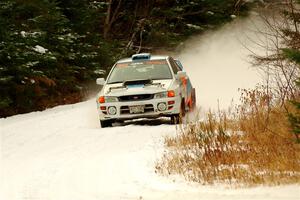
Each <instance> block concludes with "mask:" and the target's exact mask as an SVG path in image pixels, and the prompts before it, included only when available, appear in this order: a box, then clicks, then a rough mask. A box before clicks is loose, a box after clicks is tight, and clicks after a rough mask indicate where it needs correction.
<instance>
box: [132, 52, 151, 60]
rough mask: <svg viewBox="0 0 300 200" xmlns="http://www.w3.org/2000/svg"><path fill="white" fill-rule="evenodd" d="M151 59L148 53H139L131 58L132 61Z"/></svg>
mask: <svg viewBox="0 0 300 200" xmlns="http://www.w3.org/2000/svg"><path fill="white" fill-rule="evenodd" d="M150 57H151V54H150V53H139V54H134V55H132V56H131V58H132V60H133V61H134V60H149V59H150Z"/></svg>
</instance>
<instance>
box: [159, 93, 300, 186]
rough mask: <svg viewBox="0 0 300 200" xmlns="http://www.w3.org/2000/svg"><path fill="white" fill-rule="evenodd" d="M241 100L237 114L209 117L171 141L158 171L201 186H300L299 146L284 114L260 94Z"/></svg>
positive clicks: (270, 100)
mask: <svg viewBox="0 0 300 200" xmlns="http://www.w3.org/2000/svg"><path fill="white" fill-rule="evenodd" d="M241 100H242V104H241V105H240V106H238V107H237V108H236V109H235V111H234V112H218V113H212V112H209V113H207V115H206V117H205V119H204V120H201V121H198V122H196V123H193V124H186V125H182V126H181V127H180V129H179V131H178V133H177V136H176V137H167V138H166V139H165V143H166V145H167V147H168V152H167V153H166V154H165V155H164V156H163V158H162V161H160V162H159V164H158V165H157V169H158V171H160V172H161V173H164V174H171V173H179V174H183V175H184V176H185V177H186V178H187V179H189V180H192V181H196V182H200V183H203V184H211V183H228V182H229V183H233V184H234V185H238V186H241V185H246V186H251V185H257V184H267V185H274V184H275V185H276V184H285V183H300V151H299V150H300V144H299V143H296V140H295V138H294V136H293V134H292V133H291V131H290V126H289V122H288V118H287V115H286V111H285V109H283V107H281V106H279V105H277V103H276V102H272V98H271V97H270V95H267V94H266V93H265V92H262V91H260V90H253V91H246V90H244V91H243V93H242V98H241ZM286 106H288V105H286Z"/></svg>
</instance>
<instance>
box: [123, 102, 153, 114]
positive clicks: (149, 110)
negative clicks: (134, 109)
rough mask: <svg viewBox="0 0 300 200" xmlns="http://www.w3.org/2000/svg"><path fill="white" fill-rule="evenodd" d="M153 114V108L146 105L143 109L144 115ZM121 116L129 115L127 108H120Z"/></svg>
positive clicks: (150, 105)
mask: <svg viewBox="0 0 300 200" xmlns="http://www.w3.org/2000/svg"><path fill="white" fill-rule="evenodd" d="M151 112H154V107H153V105H152V104H146V105H145V108H144V113H151ZM120 113H121V115H126V114H130V111H129V106H121V108H120Z"/></svg>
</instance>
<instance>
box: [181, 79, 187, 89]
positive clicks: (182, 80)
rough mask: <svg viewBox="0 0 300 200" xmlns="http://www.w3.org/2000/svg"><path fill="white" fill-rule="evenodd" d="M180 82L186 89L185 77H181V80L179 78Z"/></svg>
mask: <svg viewBox="0 0 300 200" xmlns="http://www.w3.org/2000/svg"><path fill="white" fill-rule="evenodd" d="M181 82H182V84H183V85H184V86H185V87H186V84H187V80H186V78H185V77H182V78H181Z"/></svg>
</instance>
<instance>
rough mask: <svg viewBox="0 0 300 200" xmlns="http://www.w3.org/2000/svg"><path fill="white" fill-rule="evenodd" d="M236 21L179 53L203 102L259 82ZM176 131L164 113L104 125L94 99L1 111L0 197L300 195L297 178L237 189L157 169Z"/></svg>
mask: <svg viewBox="0 0 300 200" xmlns="http://www.w3.org/2000/svg"><path fill="white" fill-rule="evenodd" d="M230 29H231V30H234V29H235V30H236V29H239V26H237V25H236V24H233V26H225V27H224V29H222V30H221V32H217V33H215V34H210V36H207V37H205V38H206V40H203V37H201V38H200V39H199V41H200V42H193V44H192V45H190V46H189V48H188V49H186V50H184V51H183V53H182V54H181V55H180V56H179V57H180V58H182V61H183V64H184V65H186V66H187V68H186V70H187V72H188V74H190V75H191V80H192V81H193V83H194V85H195V87H196V88H197V94H198V99H199V101H198V102H200V105H201V106H204V107H205V108H208V107H209V106H212V107H213V106H215V105H216V102H217V98H220V97H221V98H222V99H221V100H224V102H225V104H226V103H228V100H229V101H230V98H231V97H232V96H234V95H235V94H236V92H237V88H238V87H240V86H243V85H244V86H249V85H254V83H255V82H256V78H257V77H255V76H253V72H250V71H249V69H248V67H249V65H248V64H245V63H246V62H244V61H243V59H242V58H241V54H239V52H240V50H241V46H239V45H238V43H237V41H236V37H235V35H234V34H229V32H230V31H229V32H228V31H226V30H230ZM218 38H220V39H218ZM221 38H223V39H221ZM193 41H195V39H194V40H193ZM201 41H206V42H204V43H203V42H201ZM224 41H226V42H228V43H227V46H226V45H225V44H226V43H224ZM203 45H204V46H203ZM189 49H191V50H193V49H194V51H192V52H191V51H189ZM231 50H232V51H231ZM215 52H218V53H216V54H215V56H216V57H214V56H213V55H214V53H215ZM201 63H202V64H201ZM200 64H201V65H200ZM218 66H221V67H220V68H218ZM247 70H248V71H247ZM191 72H193V73H191ZM225 104H224V105H225ZM222 105H223V104H222ZM175 133H176V126H174V125H170V124H168V121H166V120H164V119H163V120H154V121H151V122H149V121H143V120H142V121H137V122H134V123H126V124H123V125H119V126H116V127H113V128H106V129H101V128H100V126H99V122H98V117H97V113H96V103H95V100H94V99H92V100H89V101H86V102H82V103H78V104H74V105H67V106H59V107H56V108H53V109H49V110H46V111H43V112H33V113H29V114H23V115H16V116H13V117H9V118H5V119H0V200H102V199H103V200H121V199H125V200H128V199H130V200H131V199H132V200H134V199H145V200H147V199H150V200H151V199H166V200H168V199H170V200H173V199H175V200H176V199H178V200H181V199H189V200H193V199H204V200H210V199H224V200H238V199H241V200H247V199H251V200H258V199H270V200H276V199H282V200H283V199H284V200H288V199H299V198H300V192H299V191H300V190H299V185H288V186H278V187H255V188H246V189H235V188H230V187H229V186H226V185H216V186H202V185H199V184H196V183H188V182H186V181H184V180H183V178H182V177H178V176H170V177H164V176H162V175H159V174H156V173H155V163H156V162H157V161H158V160H159V159H160V158H161V156H162V153H163V151H164V146H163V137H164V136H165V135H172V134H175Z"/></svg>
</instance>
